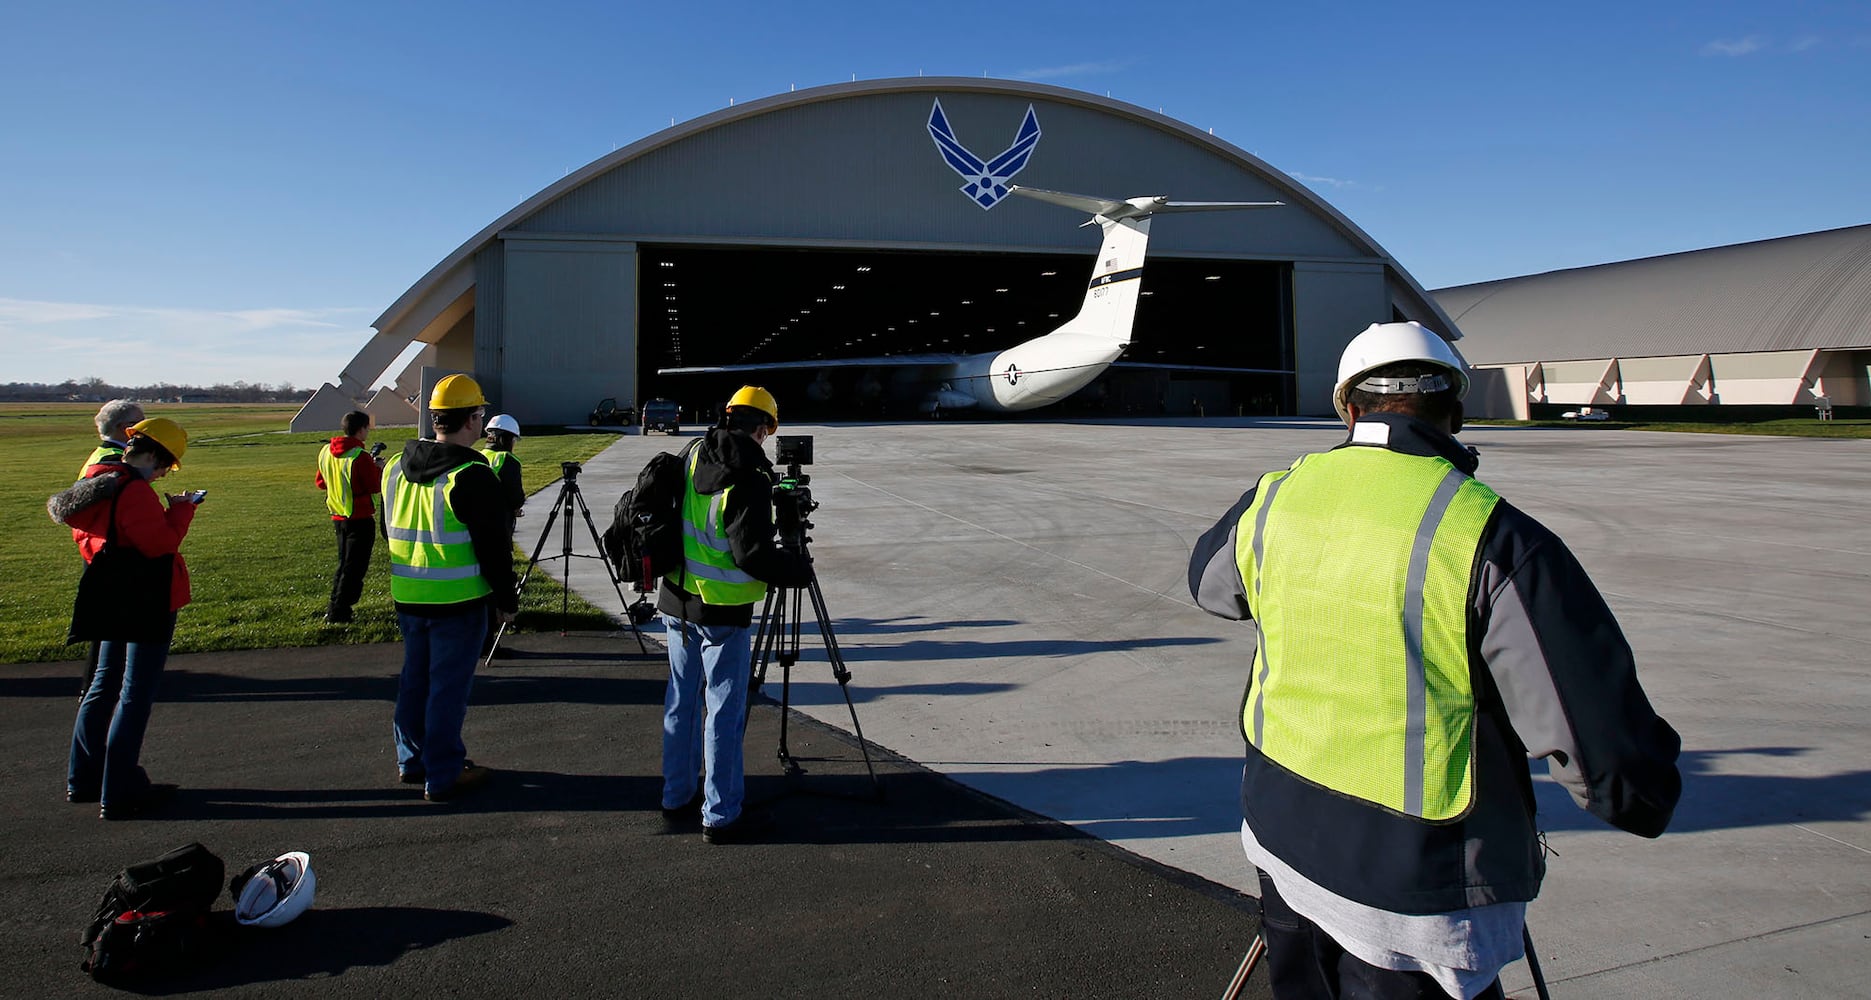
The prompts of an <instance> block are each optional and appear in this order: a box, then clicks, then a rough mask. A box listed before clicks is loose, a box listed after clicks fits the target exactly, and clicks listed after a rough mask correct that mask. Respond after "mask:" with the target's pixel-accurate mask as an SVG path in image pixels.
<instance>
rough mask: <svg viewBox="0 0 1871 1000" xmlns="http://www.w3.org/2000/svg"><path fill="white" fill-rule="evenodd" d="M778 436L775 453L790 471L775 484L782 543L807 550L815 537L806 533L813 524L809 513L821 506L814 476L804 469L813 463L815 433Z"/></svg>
mask: <svg viewBox="0 0 1871 1000" xmlns="http://www.w3.org/2000/svg"><path fill="white" fill-rule="evenodd" d="M774 440H775V442H776V443H775V445H774V447H773V450H774V454H775V455H776V456H777V457H778V459H779V463H778V464H781V465H784V466H786V471H785V472H783V473H781V474H780V481H779V482H777V483H775V484H773V524H774V527H775V528H777V529H778V530H779V537H780V544H781V545H783V546H785V547H787V548H789V549H796V550H798V551H801V552H803V551H805V547H806V543H807V542H809V541H811V540H812V539H810V538H808V537H807V536H806V530H807V529H808V528H811V527H812V522H811V521H810V520H809V519H808V518H809V515H811V513H812V512H813V511H815V510H818V509H819V504H818V501H817V500H814V499H812V486H811V483H812V477H811V476H809V475H807V474H806V473H805V472H803V471H801V469H800V466H802V465H811V464H812V435H810V434H782V435H780V436H779V437H778V438H775V439H774Z"/></svg>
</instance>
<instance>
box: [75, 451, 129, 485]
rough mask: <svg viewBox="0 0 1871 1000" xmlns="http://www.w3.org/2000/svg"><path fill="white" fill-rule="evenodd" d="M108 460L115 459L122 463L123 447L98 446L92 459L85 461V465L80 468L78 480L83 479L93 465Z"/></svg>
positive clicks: (92, 453) (92, 454)
mask: <svg viewBox="0 0 1871 1000" xmlns="http://www.w3.org/2000/svg"><path fill="white" fill-rule="evenodd" d="M107 458H114V459H117V460H119V461H121V460H122V459H123V447H122V446H121V445H114V444H101V445H98V446H97V450H95V451H93V452H91V457H90V458H87V459H85V460H84V464H83V465H80V466H79V467H78V478H79V479H83V478H84V470H86V469H89V468H90V467H92V466H93V465H96V464H97V463H99V462H102V461H104V460H105V459H107Z"/></svg>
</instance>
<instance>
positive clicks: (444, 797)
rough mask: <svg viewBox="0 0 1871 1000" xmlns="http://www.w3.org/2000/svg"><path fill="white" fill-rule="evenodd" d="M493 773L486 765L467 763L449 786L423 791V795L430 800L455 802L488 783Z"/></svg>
mask: <svg viewBox="0 0 1871 1000" xmlns="http://www.w3.org/2000/svg"><path fill="white" fill-rule="evenodd" d="M491 775H492V772H490V771H489V770H488V769H487V768H485V767H478V766H476V765H474V764H466V765H463V766H462V768H461V773H460V774H458V775H456V776H455V783H454V784H452V785H449V786H448V787H447V788H433V789H430V790H429V791H426V792H424V793H422V797H423V798H425V799H428V800H429V801H430V802H453V801H455V800H456V799H458V798H460V797H462V796H463V795H467V794H468V793H470V792H473V791H474V790H475V789H477V788H480V787H481V786H483V785H485V784H487V780H488V778H489V777H491Z"/></svg>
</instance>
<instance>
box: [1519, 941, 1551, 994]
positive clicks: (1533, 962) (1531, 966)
mask: <svg viewBox="0 0 1871 1000" xmlns="http://www.w3.org/2000/svg"><path fill="white" fill-rule="evenodd" d="M1520 941H1521V943H1522V944H1524V945H1526V946H1527V971H1529V972H1532V973H1533V987H1534V989H1536V990H1538V991H1539V994H1540V1000H1553V998H1552V997H1551V996H1550V995H1548V994H1547V992H1546V977H1545V976H1543V975H1541V974H1540V956H1539V955H1537V954H1535V953H1534V951H1533V932H1532V931H1530V930H1528V929H1527V925H1526V924H1521V925H1520Z"/></svg>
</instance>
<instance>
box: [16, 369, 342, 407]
mask: <svg viewBox="0 0 1871 1000" xmlns="http://www.w3.org/2000/svg"><path fill="white" fill-rule="evenodd" d="M314 391H315V390H312V389H300V388H296V387H294V386H293V384H292V383H291V382H281V383H279V384H277V385H268V384H266V383H265V382H242V381H236V382H233V383H231V384H230V383H227V382H217V383H215V384H214V385H209V386H200V385H176V384H174V383H171V382H158V383H156V384H154V385H137V386H129V385H112V384H111V383H109V382H106V381H104V380H103V379H101V378H97V377H95V376H94V377H92V378H85V379H76V380H74V379H66V380H65V381H63V382H58V383H48V382H8V383H6V384H5V385H0V402H7V403H62V402H72V403H102V402H104V401H105V400H109V399H134V400H139V401H142V402H153V403H303V402H305V401H306V400H307V399H310V398H311V396H312V393H313V392H314Z"/></svg>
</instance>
